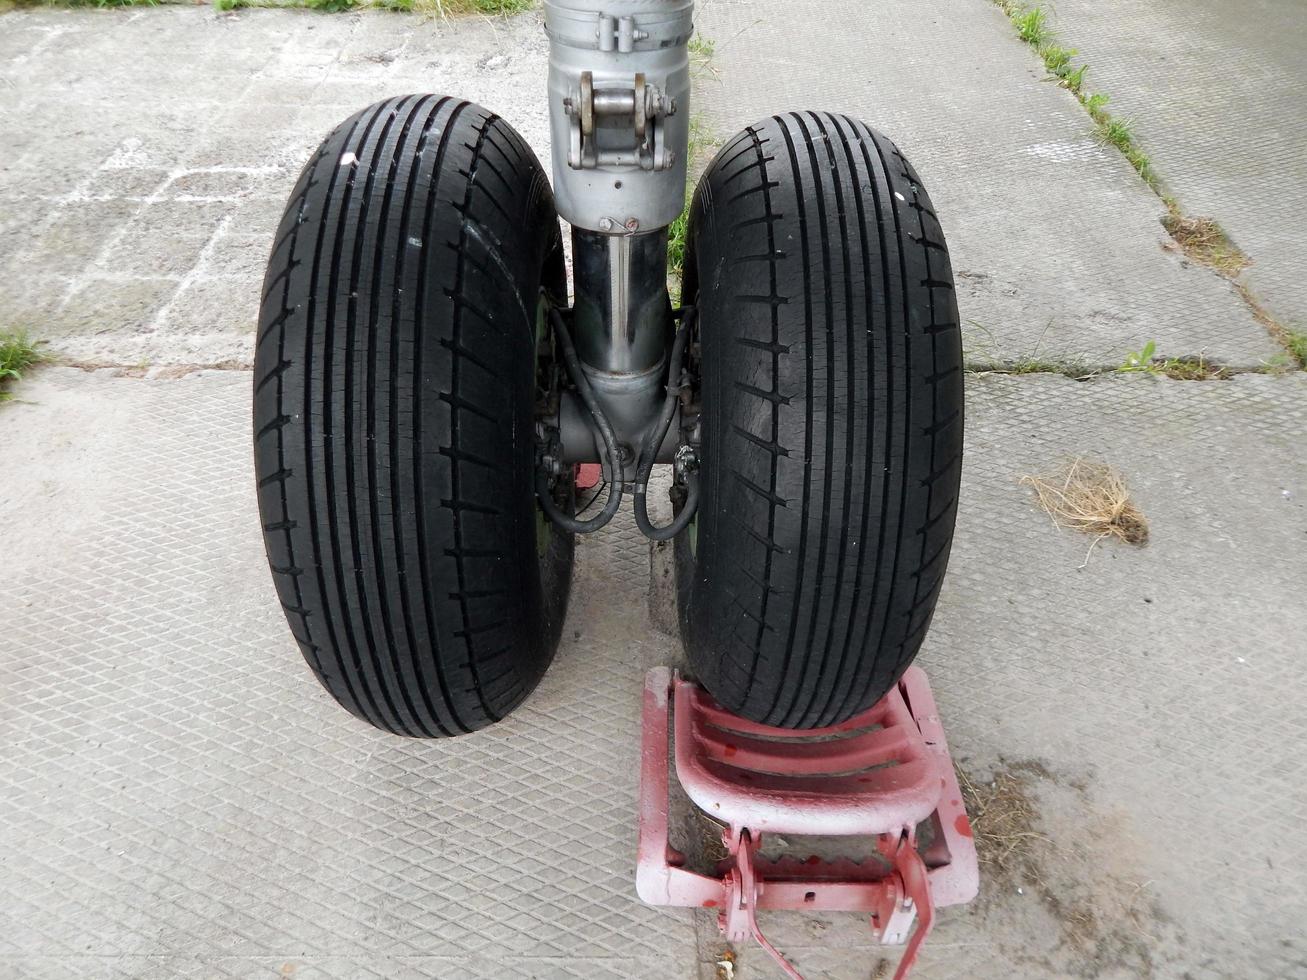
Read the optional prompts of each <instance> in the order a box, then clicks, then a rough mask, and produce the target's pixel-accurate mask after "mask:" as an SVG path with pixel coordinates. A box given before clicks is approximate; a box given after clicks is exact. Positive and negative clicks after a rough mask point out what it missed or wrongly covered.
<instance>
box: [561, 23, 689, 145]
mask: <svg viewBox="0 0 1307 980" xmlns="http://www.w3.org/2000/svg"><path fill="white" fill-rule="evenodd" d="M628 19H629V18H628ZM563 110H564V111H565V112H566V113H567V116H568V119H569V129H568V135H569V139H568V148H567V165H568V166H569V167H571V168H572V169H573V170H594V169H597V168H599V167H613V168H618V169H623V168H625V169H633V170H647V171H660V170H667V169H669V168H670V167H671V166H672V164H673V162H674V161H675V159H676V155H675V153H674V152H673V151H672V150H670V149H669V148H667V147H666V146H665V145H664V141H663V140H662V139H661V138H660V129H661V126H660V120H662V119H664V118H666V117H667V116H673V115H675V114H676V100H675V99H673V98H669V97H667V96H665V95H664V94H663V93H662V91H661V90H660V89H659V88H658V86H657V85H652V84H649V83H648V82H647V81H646V80H645V75H644V73H643V72H637V73H636V75H635V78H634V81H633V83H632V85H631V87H630V88H625V87H620V86H619V87H612V86H606V87H603V88H596V87H595V81H594V72H590V71H585V72H582V73H581V80H580V87H579V88H578V89H575V90H573V91H572V93H571V94H570V95H568V96H567V98H565V99H564V100H563ZM601 128H602V129H603V130H604V132H605V133H611V134H612V135H611V136H610V138H609V139H606V140H605V139H601V138H600V135H599V131H600V129H601ZM623 129H626V130H629V132H630V137H629V143H627V144H626V145H622V140H621V138H620V136H619V135H618V134H619V133H620V132H621V131H622V130H623ZM601 143H608V144H609V145H607V146H601Z"/></svg>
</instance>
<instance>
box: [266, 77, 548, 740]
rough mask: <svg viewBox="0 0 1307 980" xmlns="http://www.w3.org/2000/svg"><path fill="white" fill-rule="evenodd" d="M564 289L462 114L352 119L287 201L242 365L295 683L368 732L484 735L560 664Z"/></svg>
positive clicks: (524, 182)
mask: <svg viewBox="0 0 1307 980" xmlns="http://www.w3.org/2000/svg"><path fill="white" fill-rule="evenodd" d="M564 276H565V271H564V266H563V252H562V239H561V236H560V233H559V225H558V216H557V214H556V212H555V210H554V201H553V195H552V193H551V191H550V189H549V183H548V180H547V178H546V177H545V174H544V171H543V170H542V169H541V167H540V163H539V161H537V159H536V157H535V155H534V154H533V153H532V152H531V150H530V148H529V147H528V146H527V145H526V143H525V142H523V140H522V138H521V137H520V136H518V134H517V133H515V132H514V131H513V129H512V128H511V127H510V126H508V125H507V124H506V123H505V122H504V121H503V120H502V119H499V118H498V117H496V116H495V115H493V114H492V113H490V112H487V111H486V110H485V109H482V108H480V107H478V106H475V105H472V104H470V103H467V102H462V101H458V100H454V99H448V98H440V97H437V96H430V95H428V96H406V97H403V98H395V99H390V100H388V101H385V102H380V103H377V104H376V105H374V106H371V107H370V108H367V109H364V110H363V111H362V112H360V113H358V114H357V115H355V116H353V117H351V118H350V119H348V120H347V121H346V122H344V123H343V124H342V125H341V126H340V127H339V128H337V129H336V131H335V132H333V133H332V134H331V135H330V136H329V137H327V139H326V140H325V141H324V142H323V144H322V146H321V147H320V148H319V150H318V152H317V153H316V154H315V155H314V157H313V159H312V160H310V162H309V164H308V166H306V167H305V169H304V172H303V174H302V175H301V177H300V179H299V183H298V184H297V185H296V187H295V190H294V191H293V192H292V194H291V198H290V202H289V204H288V206H287V208H286V214H285V217H284V218H283V219H282V223H281V227H280V229H279V230H278V233H277V241H276V244H275V246H274V248H273V252H272V257H271V259H270V261H269V263H268V272H267V278H266V280H265V282H264V297H263V306H262V310H261V313H260V318H259V335H258V342H257V348H256V352H255V366H254V371H255V375H254V376H255V389H254V431H255V470H256V473H257V477H258V494H259V512H260V515H261V517H262V520H263V530H264V540H265V543H266V545H267V552H268V559H269V562H270V564H271V566H272V571H273V576H274V578H275V580H276V585H277V592H278V595H279V596H280V598H281V603H282V606H283V607H284V608H285V610H286V617H287V619H288V621H289V622H290V626H291V630H292V631H293V632H294V634H295V638H296V639H297V640H298V641H299V645H300V649H301V651H302V652H303V654H304V657H305V659H306V660H307V661H308V663H309V665H310V666H311V667H312V668H313V671H314V673H316V674H317V675H318V677H319V679H320V680H321V681H322V683H323V685H324V686H325V687H326V688H327V690H328V691H330V692H331V694H332V696H333V697H335V698H336V700H337V701H339V702H340V703H341V704H342V705H344V706H345V707H346V708H348V709H349V710H350V711H351V712H353V713H354V714H355V715H357V716H358V717H360V718H362V719H365V720H366V721H369V722H371V723H372V724H373V725H376V726H377V727H378V728H381V729H384V730H386V731H389V732H395V733H397V734H401V735H411V736H440V735H455V734H458V733H461V732H469V731H473V730H475V729H478V728H482V727H484V726H486V725H488V724H490V723H492V722H494V721H497V720H498V719H500V718H503V717H504V715H506V714H507V713H508V712H509V711H511V710H512V709H513V708H514V707H516V706H517V705H518V704H519V703H520V702H521V701H522V700H523V699H525V698H526V696H527V694H529V693H530V691H531V690H532V688H534V687H535V685H536V684H537V682H538V681H539V680H540V678H541V676H542V675H543V673H544V671H545V668H546V667H547V666H548V664H549V661H550V660H551V659H552V657H553V654H554V649H555V647H556V645H557V642H558V637H559V633H560V630H561V628H562V622H563V615H564V612H565V610H566V606H567V593H568V586H569V582H570V575H571V560H572V541H571V537H570V536H565V535H562V534H560V533H558V532H556V531H552V532H541V529H540V527H539V525H538V522H537V510H536V505H535V498H534V496H533V491H532V484H533V474H534V465H535V460H534V409H535V405H534V402H535V394H536V392H535V387H536V382H535V354H536V338H537V316H538V312H539V311H538V307H539V304H540V300H541V295H542V294H541V290H542V289H543V290H544V291H545V292H546V293H550V294H552V296H553V297H554V299H555V300H557V301H559V302H565V300H566V285H565V280H564ZM538 534H540V538H539V540H540V541H541V542H542V544H541V545H540V546H538V545H537V540H538Z"/></svg>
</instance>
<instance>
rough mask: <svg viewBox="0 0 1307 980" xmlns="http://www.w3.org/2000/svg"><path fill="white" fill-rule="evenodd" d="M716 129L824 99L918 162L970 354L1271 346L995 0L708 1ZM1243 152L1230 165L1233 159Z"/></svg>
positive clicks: (706, 89)
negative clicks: (1100, 140) (1169, 226)
mask: <svg viewBox="0 0 1307 980" xmlns="http://www.w3.org/2000/svg"><path fill="white" fill-rule="evenodd" d="M697 9H698V14H697V22H698V25H699V28H700V30H701V31H702V32H703V33H704V34H706V35H707V36H709V37H711V38H713V39H714V40H715V41H716V56H715V58H714V64H715V66H716V68H717V70H718V72H719V76H718V80H717V81H716V82H709V83H707V84H705V85H704V86H703V89H702V91H703V98H702V99H701V100H700V104H701V106H702V107H704V108H706V110H707V112H708V114H709V117H710V118H711V121H712V125H713V128H714V129H716V130H717V131H719V132H721V133H722V134H724V135H729V134H731V133H734V132H736V131H738V130H739V129H741V128H742V127H744V126H746V125H748V124H750V123H753V122H755V121H757V120H758V119H760V118H763V117H765V116H768V115H771V114H773V113H776V112H784V111H787V110H791V109H807V108H819V109H830V110H835V111H841V112H847V113H849V114H851V115H855V116H860V117H862V118H863V119H865V120H866V121H867V122H868V123H869V124H871V125H872V126H874V127H876V128H877V129H879V130H881V131H882V132H884V133H886V134H887V135H889V136H891V137H892V138H893V139H894V140H895V141H896V142H897V143H898V144H899V146H900V148H901V149H902V150H903V151H904V152H905V154H907V156H908V157H909V158H910V159H911V160H912V161H913V162H914V164H915V166H916V167H917V170H918V171H919V172H920V174H921V177H922V180H924V181H925V183H926V186H927V188H928V189H929V190H930V193H931V197H932V199H933V200H934V203H935V205H936V209H937V211H938V213H939V216H940V220H941V222H942V223H943V226H944V232H945V234H946V235H947V236H948V241H949V246H950V249H951V251H952V254H953V260H954V263H953V264H954V271H955V273H956V274H957V276H958V285H959V295H958V301H959V306H960V307H961V312H962V318H963V322H964V324H965V325H966V327H967V329H966V332H965V334H964V338H965V344H966V347H967V350H968V353H969V355H970V357H971V359H972V360H973V361H979V362H982V363H984V362H987V361H989V360H998V361H1005V362H1012V361H1015V360H1020V359H1022V358H1028V357H1037V358H1039V359H1042V360H1052V361H1082V362H1084V363H1087V364H1092V365H1112V366H1115V365H1117V364H1120V363H1121V361H1122V360H1123V359H1124V357H1125V354H1126V353H1127V352H1128V351H1130V350H1138V349H1139V348H1140V347H1142V346H1143V345H1144V344H1145V343H1147V342H1148V341H1150V340H1152V341H1155V342H1156V345H1157V351H1158V353H1159V354H1161V355H1164V356H1183V355H1194V354H1199V353H1205V354H1206V356H1207V357H1208V358H1210V359H1213V360H1216V361H1219V362H1223V363H1229V364H1235V365H1241V366H1250V367H1255V366H1257V365H1259V364H1261V363H1262V362H1263V361H1264V360H1265V359H1267V358H1270V357H1273V356H1274V355H1275V354H1276V353H1278V352H1279V348H1278V347H1277V346H1276V345H1275V344H1273V343H1272V342H1271V340H1270V339H1269V338H1268V336H1267V334H1266V331H1265V330H1264V329H1263V328H1262V327H1261V326H1260V325H1258V324H1257V323H1256V322H1255V321H1254V320H1253V319H1252V317H1251V315H1250V314H1249V313H1248V310H1247V309H1246V307H1245V305H1244V304H1243V302H1242V301H1241V300H1240V299H1239V298H1238V297H1237V296H1236V295H1235V293H1234V291H1233V290H1232V289H1231V287H1230V286H1229V284H1228V283H1225V282H1224V281H1222V280H1221V279H1220V278H1219V277H1217V276H1215V275H1214V274H1213V273H1211V272H1210V271H1208V270H1206V269H1203V268H1199V267H1194V266H1189V265H1187V264H1186V263H1185V262H1184V261H1182V260H1181V258H1179V257H1178V256H1176V255H1174V254H1171V253H1168V252H1166V251H1164V250H1163V247H1162V246H1163V245H1164V244H1165V243H1166V242H1167V241H1169V239H1168V237H1167V234H1166V232H1165V230H1164V229H1163V228H1162V226H1161V224H1160V223H1159V218H1160V216H1161V215H1162V213H1163V211H1164V209H1163V207H1162V204H1161V202H1160V201H1159V200H1158V199H1157V197H1156V195H1154V194H1153V193H1152V192H1150V191H1149V190H1148V189H1147V188H1146V187H1145V186H1144V185H1143V184H1142V183H1141V182H1140V181H1139V179H1138V177H1137V176H1136V175H1135V174H1134V172H1133V171H1132V170H1131V169H1130V166H1129V164H1127V163H1126V162H1125V161H1124V159H1122V158H1121V156H1120V154H1118V153H1117V152H1116V151H1115V150H1112V149H1110V148H1104V147H1101V146H1099V145H1098V144H1097V142H1096V141H1095V137H1094V135H1093V126H1092V124H1091V122H1090V120H1089V117H1088V116H1087V115H1086V114H1085V112H1084V110H1083V109H1082V108H1081V107H1080V106H1079V105H1078V104H1077V103H1076V101H1075V99H1074V98H1073V97H1072V96H1071V95H1070V94H1069V93H1067V92H1065V91H1062V90H1060V89H1058V88H1057V87H1056V86H1054V85H1051V84H1049V83H1048V82H1047V81H1046V80H1045V79H1044V74H1045V73H1044V69H1043V66H1042V65H1041V64H1040V63H1039V61H1038V59H1037V58H1036V57H1035V55H1034V54H1033V53H1032V52H1031V51H1030V49H1029V48H1028V47H1027V46H1025V45H1024V44H1022V43H1021V42H1020V41H1018V40H1017V39H1016V38H1015V37H1014V36H1013V33H1012V28H1011V25H1010V24H1009V23H1008V22H1007V20H1006V18H1005V17H1004V16H1003V14H1002V13H1001V12H1000V11H999V10H998V8H997V7H995V6H994V5H993V4H992V3H990V2H988V0H967V2H963V3H959V2H956V0H902V2H896V3H892V4H885V3H865V2H862V0H705V2H703V3H701V4H700V5H699V6H698V8H697ZM1233 159H1234V158H1233V157H1231V160H1232V161H1233Z"/></svg>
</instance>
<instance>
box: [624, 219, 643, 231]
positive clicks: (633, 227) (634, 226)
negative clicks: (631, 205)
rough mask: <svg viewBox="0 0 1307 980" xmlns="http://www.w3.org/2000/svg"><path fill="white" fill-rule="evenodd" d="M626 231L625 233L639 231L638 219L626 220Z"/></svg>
mask: <svg viewBox="0 0 1307 980" xmlns="http://www.w3.org/2000/svg"><path fill="white" fill-rule="evenodd" d="M626 230H627V231H639V230H640V221H639V219H638V218H627V219H626Z"/></svg>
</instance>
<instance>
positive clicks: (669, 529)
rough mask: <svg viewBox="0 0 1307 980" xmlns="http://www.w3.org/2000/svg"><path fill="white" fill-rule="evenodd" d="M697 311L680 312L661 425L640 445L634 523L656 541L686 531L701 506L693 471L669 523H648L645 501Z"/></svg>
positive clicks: (678, 388)
mask: <svg viewBox="0 0 1307 980" xmlns="http://www.w3.org/2000/svg"><path fill="white" fill-rule="evenodd" d="M696 312H697V311H696V310H695V308H694V307H693V306H690V307H686V308H684V309H683V310H682V311H681V326H680V329H678V330H677V331H676V339H675V340H673V341H672V356H671V359H670V361H669V362H668V365H667V397H666V398H665V399H664V400H663V410H662V414H661V415H659V417H658V423H657V424H656V425H655V426H654V427H653V428H652V429H650V430H649V432H648V434H646V435H645V437H644V443H643V444H642V445H641V446H640V457H639V459H640V467H639V470H638V471H637V472H636V477H635V524H636V527H638V528H639V529H640V530H641V531H643V532H644V535H645V537H647V538H650V539H652V540H654V541H670V540H671V539H672V538H674V537H676V535H678V534H680V533H681V532H682V531H684V530H685V529H686V527H688V526H689V524H690V521H692V520H693V519H694V514H695V511H696V510H698V507H699V476H698V474H697V473H693V472H692V473H688V474H687V475H686V480H685V483H686V497H685V503H683V504H682V505H681V511H680V513H678V514H677V515H676V516H675V517H674V518H672V522H671V523H670V524H667V525H665V526H663V527H655V526H654V524H653V523H652V522H651V521H650V520H649V509H648V502H647V500H646V499H645V498H646V495H647V494H648V492H649V475H650V474H651V473H652V472H653V467H654V460H655V459H656V458H657V456H658V449H659V448H660V447H661V446H662V444H663V440H664V439H666V438H667V430H668V429H669V428H670V427H671V424H672V416H673V415H675V414H676V400H677V398H678V397H679V396H680V393H681V381H682V378H683V377H684V375H685V369H684V366H683V365H682V363H681V362H682V360H683V358H684V356H685V346H686V344H687V343H688V342H689V339H690V332H691V330H692V328H693V324H694V320H695V316H696Z"/></svg>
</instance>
